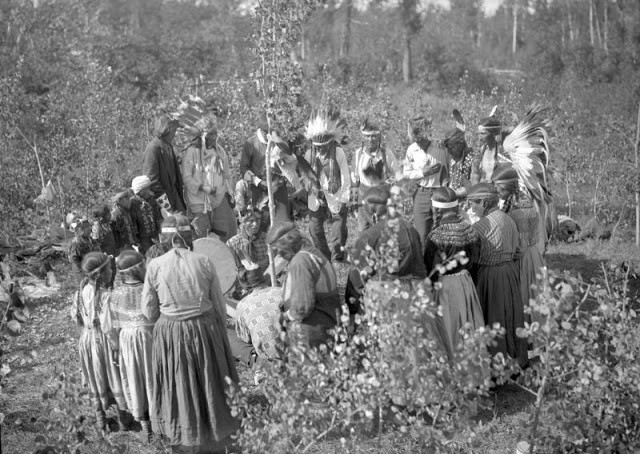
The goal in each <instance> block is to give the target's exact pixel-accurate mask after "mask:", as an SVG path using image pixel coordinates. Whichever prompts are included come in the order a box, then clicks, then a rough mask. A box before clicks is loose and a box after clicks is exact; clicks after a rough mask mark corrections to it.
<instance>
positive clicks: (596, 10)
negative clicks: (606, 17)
mask: <svg viewBox="0 0 640 454" xmlns="http://www.w3.org/2000/svg"><path fill="white" fill-rule="evenodd" d="M593 13H594V14H593V16H594V19H595V21H596V37H597V38H598V47H599V48H602V31H601V30H600V18H599V17H598V5H597V4H596V5H595V6H594V12H593Z"/></svg>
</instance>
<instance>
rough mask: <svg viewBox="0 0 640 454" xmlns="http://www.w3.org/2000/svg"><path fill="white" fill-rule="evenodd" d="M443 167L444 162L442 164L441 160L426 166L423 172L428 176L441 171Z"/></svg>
mask: <svg viewBox="0 0 640 454" xmlns="http://www.w3.org/2000/svg"><path fill="white" fill-rule="evenodd" d="M441 168H442V164H440V163H439V162H436V163H435V164H433V165H430V166H426V167H424V168H423V169H422V174H423V175H424V176H425V177H426V176H429V175H433V174H435V173H438V172H440V169H441Z"/></svg>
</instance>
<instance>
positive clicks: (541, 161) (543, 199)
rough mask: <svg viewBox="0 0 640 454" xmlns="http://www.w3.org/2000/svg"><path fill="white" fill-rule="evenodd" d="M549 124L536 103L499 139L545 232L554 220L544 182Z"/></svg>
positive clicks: (545, 178)
mask: <svg viewBox="0 0 640 454" xmlns="http://www.w3.org/2000/svg"><path fill="white" fill-rule="evenodd" d="M551 127H552V122H551V120H550V119H549V118H548V117H547V109H546V108H544V107H542V106H541V105H539V104H537V105H534V106H532V107H531V108H530V109H529V110H528V111H527V113H526V114H525V116H524V118H523V119H522V121H520V123H518V125H517V126H516V127H515V128H514V129H513V131H512V132H511V133H510V134H509V135H508V136H506V137H505V139H504V142H503V147H504V151H505V154H506V155H507V157H508V159H509V160H510V161H511V162H512V164H513V168H514V169H515V170H516V172H518V176H519V177H520V180H521V181H522V183H523V184H524V186H525V187H526V189H527V192H528V193H529V195H531V198H532V199H533V200H534V201H535V203H536V207H537V208H538V211H539V212H540V214H541V215H542V216H544V218H545V222H546V225H547V234H550V233H551V231H552V230H553V228H554V227H555V219H554V217H553V216H552V214H551V211H552V210H551V209H550V207H549V204H551V202H552V195H551V191H549V188H548V183H547V166H549V162H550V152H549V131H550V130H551Z"/></svg>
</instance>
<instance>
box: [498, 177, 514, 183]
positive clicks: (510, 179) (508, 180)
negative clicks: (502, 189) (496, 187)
mask: <svg viewBox="0 0 640 454" xmlns="http://www.w3.org/2000/svg"><path fill="white" fill-rule="evenodd" d="M519 180H520V178H518V177H514V178H506V179H504V180H495V181H494V182H493V184H507V183H513V182H514V181H519Z"/></svg>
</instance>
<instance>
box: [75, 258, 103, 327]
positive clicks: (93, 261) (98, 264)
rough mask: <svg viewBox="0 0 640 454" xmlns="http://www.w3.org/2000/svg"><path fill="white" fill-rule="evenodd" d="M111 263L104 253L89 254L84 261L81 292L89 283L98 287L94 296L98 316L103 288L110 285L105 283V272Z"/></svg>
mask: <svg viewBox="0 0 640 454" xmlns="http://www.w3.org/2000/svg"><path fill="white" fill-rule="evenodd" d="M110 261H111V259H110V258H109V256H108V255H107V254H103V253H102V252H89V253H88V254H86V255H85V256H84V258H83V259H82V265H81V268H82V272H83V273H84V278H83V279H82V282H81V283H80V290H81V291H82V289H83V288H84V287H85V286H86V285H87V284H88V283H89V282H93V283H94V285H95V287H96V292H95V294H94V305H95V307H96V314H97V313H98V312H99V309H98V308H99V307H100V297H101V293H102V288H103V287H104V286H106V285H107V284H108V282H104V281H105V279H104V272H105V270H106V269H107V268H109V267H110V266H111V263H110ZM78 310H79V308H78ZM96 316H97V315H96ZM93 322H94V325H95V324H96V320H94V321H93Z"/></svg>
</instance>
